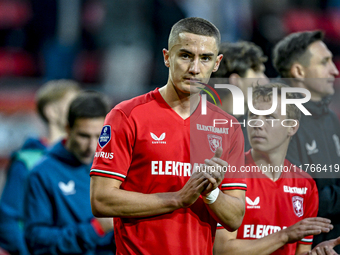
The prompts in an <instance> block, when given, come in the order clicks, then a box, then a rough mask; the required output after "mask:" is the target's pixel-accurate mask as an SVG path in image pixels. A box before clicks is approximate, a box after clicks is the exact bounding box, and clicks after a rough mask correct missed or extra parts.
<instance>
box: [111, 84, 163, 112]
mask: <svg viewBox="0 0 340 255" xmlns="http://www.w3.org/2000/svg"><path fill="white" fill-rule="evenodd" d="M155 93H157V92H156V90H154V91H151V92H148V93H146V94H144V95H140V96H137V97H134V98H132V99H129V100H126V101H123V102H121V103H119V104H117V105H116V106H115V107H114V108H113V109H112V110H111V112H113V111H120V112H122V113H124V115H126V117H129V116H130V115H131V113H132V112H133V110H134V109H136V108H138V107H141V106H145V105H146V104H148V103H150V102H152V101H154V100H155Z"/></svg>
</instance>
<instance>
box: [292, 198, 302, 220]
mask: <svg viewBox="0 0 340 255" xmlns="http://www.w3.org/2000/svg"><path fill="white" fill-rule="evenodd" d="M292 202H293V209H294V213H295V214H296V216H298V217H301V216H302V215H303V197H299V196H294V197H292Z"/></svg>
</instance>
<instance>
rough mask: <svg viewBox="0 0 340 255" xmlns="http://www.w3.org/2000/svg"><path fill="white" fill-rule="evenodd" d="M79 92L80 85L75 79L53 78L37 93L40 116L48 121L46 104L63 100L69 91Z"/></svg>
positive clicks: (36, 98) (36, 99)
mask: <svg viewBox="0 0 340 255" xmlns="http://www.w3.org/2000/svg"><path fill="white" fill-rule="evenodd" d="M73 91H74V92H79V91H80V85H79V83H78V82H76V81H73V80H66V79H60V80H51V81H48V82H47V83H45V84H44V85H43V86H42V87H40V88H39V90H38V91H37V93H36V96H35V101H36V104H37V110H38V113H39V115H40V117H41V118H42V119H43V120H44V121H45V122H48V119H47V117H46V115H45V112H44V108H45V107H46V105H48V104H50V103H53V102H57V101H59V100H61V99H62V98H63V97H64V96H65V95H66V94H67V93H69V92H73Z"/></svg>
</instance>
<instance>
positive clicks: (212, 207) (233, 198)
mask: <svg viewBox="0 0 340 255" xmlns="http://www.w3.org/2000/svg"><path fill="white" fill-rule="evenodd" d="M225 141H226V142H227V141H228V144H223V145H222V146H223V148H228V149H227V151H225V153H224V155H223V156H222V153H223V150H222V148H217V150H216V152H215V155H214V156H213V157H212V158H211V159H206V160H205V164H206V165H207V166H210V167H211V168H210V169H211V170H213V171H209V172H208V173H209V175H210V178H209V177H208V178H207V179H208V180H209V181H210V184H209V185H208V187H207V188H206V191H205V192H203V193H202V196H203V199H204V200H205V201H206V199H205V196H207V195H209V194H211V195H215V196H216V195H217V191H216V190H214V189H215V188H216V187H219V186H220V184H222V186H221V187H223V183H222V182H223V180H224V177H225V175H226V172H227V169H228V167H229V164H230V166H231V167H235V168H236V169H238V170H239V169H240V168H241V167H242V166H244V138H243V133H242V130H241V128H240V127H239V128H236V130H235V132H234V133H233V134H232V136H231V137H230V140H225ZM225 158H228V159H227V160H228V162H226V161H225V160H224V159H225ZM208 169H209V168H208ZM230 174H231V173H228V174H227V175H228V176H226V177H227V178H229V179H230V178H231V179H232V177H231V176H230ZM214 180H215V183H214ZM234 180H235V181H236V180H237V179H234ZM224 189H226V188H223V189H222V190H223V192H222V191H220V190H218V191H219V193H218V196H217V199H216V201H215V202H214V203H209V204H208V206H207V207H209V211H210V213H211V214H212V216H213V217H214V218H215V219H216V220H217V221H218V222H220V223H221V225H222V226H223V227H225V228H226V229H228V230H229V231H234V230H236V229H238V228H239V227H240V225H241V223H242V220H243V216H244V213H245V189H246V185H245V184H244V187H241V188H238V189H226V190H224ZM210 191H212V192H211V193H209V192H210ZM211 195H209V197H211Z"/></svg>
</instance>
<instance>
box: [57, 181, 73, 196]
mask: <svg viewBox="0 0 340 255" xmlns="http://www.w3.org/2000/svg"><path fill="white" fill-rule="evenodd" d="M58 186H59V188H60V190H61V191H62V192H63V193H64V195H66V196H68V195H73V194H75V193H76V189H75V186H76V185H75V183H74V181H73V180H70V181H69V182H68V183H67V184H66V183H64V182H59V183H58Z"/></svg>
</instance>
